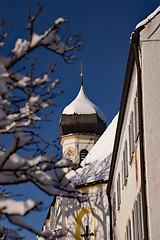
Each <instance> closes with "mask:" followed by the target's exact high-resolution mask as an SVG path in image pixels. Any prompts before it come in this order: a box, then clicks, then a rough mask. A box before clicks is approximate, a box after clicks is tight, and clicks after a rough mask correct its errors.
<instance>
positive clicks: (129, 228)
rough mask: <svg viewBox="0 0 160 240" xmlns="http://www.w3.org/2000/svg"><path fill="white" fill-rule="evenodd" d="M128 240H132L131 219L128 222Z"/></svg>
mask: <svg viewBox="0 0 160 240" xmlns="http://www.w3.org/2000/svg"><path fill="white" fill-rule="evenodd" d="M126 240H132V236H131V221H130V219H129V220H128V224H127V226H126Z"/></svg>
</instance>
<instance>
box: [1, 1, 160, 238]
mask: <svg viewBox="0 0 160 240" xmlns="http://www.w3.org/2000/svg"><path fill="white" fill-rule="evenodd" d="M40 2H41V3H42V4H43V5H44V8H43V10H42V12H41V14H40V15H39V17H38V19H37V20H38V21H37V24H36V29H35V30H36V32H37V33H43V31H44V30H46V28H48V27H49V26H50V25H51V24H52V23H53V21H54V20H56V19H57V18H58V17H60V16H62V17H64V18H69V20H70V23H69V33H71V34H72V33H73V34H74V33H78V34H79V36H80V39H81V41H82V48H81V50H80V51H79V52H78V54H77V60H76V61H75V62H74V64H67V63H65V62H64V60H63V59H62V57H61V56H56V55H55V54H54V53H52V52H49V51H47V50H45V49H42V50H38V51H36V53H35V54H36V55H37V56H38V61H37V65H36V66H37V68H36V71H37V72H41V71H45V70H46V69H47V67H48V66H49V64H53V63H54V62H57V67H56V68H55V72H54V74H53V75H52V77H53V79H56V78H57V77H58V78H60V79H61V84H60V85H59V87H58V90H60V89H63V90H64V93H63V94H62V95H61V96H59V97H58V98H57V99H56V102H55V106H53V114H52V115H51V116H50V120H51V121H50V122H47V123H46V122H44V123H43V124H42V130H41V134H42V135H43V136H44V137H45V138H46V140H48V141H52V140H53V139H56V138H57V137H59V132H58V128H59V126H58V125H59V119H60V116H61V112H62V111H63V109H64V107H65V106H66V105H68V104H69V103H70V102H71V101H72V100H73V99H74V98H75V97H76V95H77V93H78V91H79V88H80V69H79V64H80V62H81V60H82V61H83V64H84V67H85V68H84V70H83V73H84V87H85V91H86V93H87V96H88V98H89V99H90V100H91V101H93V102H94V103H95V104H96V105H98V106H99V107H100V108H101V110H102V111H103V112H104V114H105V116H106V120H107V124H109V123H110V122H111V120H112V119H113V117H114V116H115V115H116V113H117V112H118V110H119V106H120V99H121V93H122V87H123V81H124V76H125V69H126V64H127V58H128V52H129V44H130V35H131V33H132V32H133V31H134V30H135V26H136V24H137V23H139V22H140V21H142V20H143V19H145V18H146V16H147V15H149V14H150V13H152V12H153V11H154V10H155V9H156V8H157V7H158V5H159V0H134V1H130V0H121V1H119V0H112V1H111V0H99V1H97V0H81V1H75V0H41V1H40ZM29 7H31V9H32V10H33V12H34V11H35V9H36V0H23V1H22V0H14V1H13V0H0V8H1V11H0V18H4V19H5V20H6V23H7V27H9V28H10V27H11V31H12V38H11V40H10V42H9V43H8V45H7V47H6V49H5V51H6V53H7V52H9V50H10V49H11V47H13V46H14V45H13V44H14V40H15V39H16V38H18V37H22V38H23V37H27V31H25V30H24V26H25V25H26V23H27V11H28V8H29ZM18 191H19V192H21V191H22V192H24V196H25V198H27V196H30V197H32V198H33V199H36V198H40V197H41V198H42V199H43V200H44V201H45V203H44V210H43V211H42V212H39V213H34V214H32V215H31V216H28V217H27V221H28V222H29V223H31V224H33V225H35V227H36V228H38V229H41V227H42V224H43V222H44V219H45V216H46V214H47V208H48V206H49V204H50V202H51V200H52V199H51V198H49V197H48V196H46V195H44V194H43V193H41V192H39V191H38V190H35V189H34V188H33V187H32V186H30V185H28V184H27V185H25V186H20V187H19V190H18ZM23 234H25V236H26V239H30V240H32V239H36V238H35V235H33V234H30V233H26V232H23Z"/></svg>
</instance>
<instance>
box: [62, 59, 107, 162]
mask: <svg viewBox="0 0 160 240" xmlns="http://www.w3.org/2000/svg"><path fill="white" fill-rule="evenodd" d="M105 129H106V119H105V116H104V114H103V112H102V111H101V110H100V109H99V108H98V107H97V106H96V105H95V104H93V103H92V102H91V101H90V100H89V99H88V97H87V95H86V93H85V90H84V86H83V74H82V63H81V87H80V91H79V93H78V95H77V97H76V98H75V99H74V100H73V102H71V103H70V104H69V105H68V106H66V107H65V109H64V110H63V112H62V115H61V119H60V125H59V132H60V137H61V140H60V144H61V145H62V151H63V157H64V158H69V159H70V160H71V161H73V162H74V163H80V162H81V161H82V160H83V159H84V158H85V157H86V155H87V154H88V152H89V151H90V150H91V149H92V147H93V146H94V144H95V143H96V141H97V140H98V139H99V137H100V136H101V135H102V133H103V132H104V131H105Z"/></svg>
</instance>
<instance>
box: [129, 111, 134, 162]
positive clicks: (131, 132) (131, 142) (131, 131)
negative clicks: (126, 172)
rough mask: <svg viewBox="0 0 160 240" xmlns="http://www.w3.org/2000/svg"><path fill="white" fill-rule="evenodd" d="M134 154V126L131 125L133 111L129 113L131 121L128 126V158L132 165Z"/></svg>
mask: <svg viewBox="0 0 160 240" xmlns="http://www.w3.org/2000/svg"><path fill="white" fill-rule="evenodd" d="M133 153H134V125H133V111H132V113H131V121H130V125H129V157H130V163H132V154H133Z"/></svg>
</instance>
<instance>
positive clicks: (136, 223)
mask: <svg viewBox="0 0 160 240" xmlns="http://www.w3.org/2000/svg"><path fill="white" fill-rule="evenodd" d="M132 218H133V240H141V239H142V214H141V199H140V194H138V196H137V200H136V201H135V204H134V211H133V212H132Z"/></svg>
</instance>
